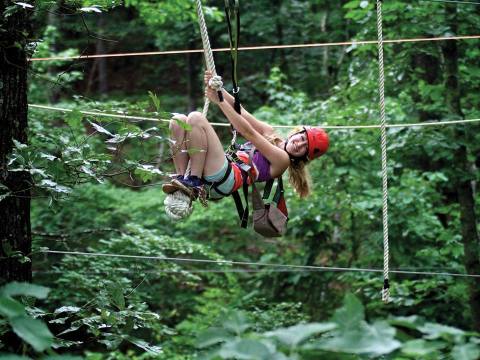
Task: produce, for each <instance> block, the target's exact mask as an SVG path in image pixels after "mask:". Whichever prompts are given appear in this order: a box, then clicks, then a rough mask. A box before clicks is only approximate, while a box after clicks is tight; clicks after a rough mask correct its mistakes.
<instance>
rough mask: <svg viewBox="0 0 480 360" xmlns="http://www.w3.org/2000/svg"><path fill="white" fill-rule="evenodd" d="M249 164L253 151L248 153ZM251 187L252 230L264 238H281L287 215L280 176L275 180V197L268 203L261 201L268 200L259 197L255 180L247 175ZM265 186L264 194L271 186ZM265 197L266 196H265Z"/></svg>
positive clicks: (284, 229) (285, 226)
mask: <svg viewBox="0 0 480 360" xmlns="http://www.w3.org/2000/svg"><path fill="white" fill-rule="evenodd" d="M249 158H250V162H251V161H252V158H253V150H252V151H251V153H250V156H249ZM249 176H250V180H251V183H252V184H251V185H252V204H253V230H255V231H256V232H257V233H259V234H260V235H263V236H265V237H278V236H282V235H283V234H284V233H285V231H286V230H287V222H288V214H287V213H286V207H285V205H284V204H285V200H284V198H283V181H282V177H281V176H280V177H279V178H278V180H277V190H276V191H275V196H274V197H273V200H272V201H271V202H270V203H265V202H264V201H263V200H264V199H265V197H267V198H268V195H267V194H264V197H263V199H262V197H261V196H260V193H259V191H258V189H257V187H256V186H255V179H253V176H252V175H251V174H250V173H249ZM272 183H273V180H272V181H271V183H270V184H268V185H267V186H266V189H265V190H266V193H267V187H268V193H270V189H271V185H272ZM265 195H266V196H265ZM279 204H281V205H282V207H284V208H285V213H284V212H283V211H282V210H281V209H280V208H279V207H278V205H279Z"/></svg>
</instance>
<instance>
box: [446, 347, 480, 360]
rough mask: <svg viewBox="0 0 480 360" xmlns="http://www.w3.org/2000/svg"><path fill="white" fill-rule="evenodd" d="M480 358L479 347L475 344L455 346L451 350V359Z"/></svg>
mask: <svg viewBox="0 0 480 360" xmlns="http://www.w3.org/2000/svg"><path fill="white" fill-rule="evenodd" d="M479 358H480V347H479V346H478V345H476V344H472V343H469V344H461V345H455V346H454V347H453V349H452V359H455V360H476V359H479Z"/></svg>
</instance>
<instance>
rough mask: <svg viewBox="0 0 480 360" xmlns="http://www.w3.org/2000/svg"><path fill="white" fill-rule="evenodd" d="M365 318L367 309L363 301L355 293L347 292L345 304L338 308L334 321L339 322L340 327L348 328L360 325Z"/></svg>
mask: <svg viewBox="0 0 480 360" xmlns="http://www.w3.org/2000/svg"><path fill="white" fill-rule="evenodd" d="M364 319H365V311H364V308H363V305H362V303H361V302H360V300H358V299H357V297H356V296H355V295H353V294H347V295H346V296H345V299H344V300H343V306H342V307H341V308H340V309H337V310H336V311H335V313H334V315H333V317H332V321H333V322H335V323H337V324H338V326H339V327H340V329H343V330H348V329H351V328H352V327H356V326H358V325H359V324H360V323H361V322H362V321H363V320H364Z"/></svg>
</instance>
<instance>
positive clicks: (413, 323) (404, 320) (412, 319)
mask: <svg viewBox="0 0 480 360" xmlns="http://www.w3.org/2000/svg"><path fill="white" fill-rule="evenodd" d="M388 323H389V324H390V325H395V326H400V327H405V328H407V329H412V330H417V329H418V327H419V326H422V325H423V324H424V323H425V321H424V320H423V319H421V318H420V317H418V316H416V315H412V316H396V317H394V318H392V319H389V320H388Z"/></svg>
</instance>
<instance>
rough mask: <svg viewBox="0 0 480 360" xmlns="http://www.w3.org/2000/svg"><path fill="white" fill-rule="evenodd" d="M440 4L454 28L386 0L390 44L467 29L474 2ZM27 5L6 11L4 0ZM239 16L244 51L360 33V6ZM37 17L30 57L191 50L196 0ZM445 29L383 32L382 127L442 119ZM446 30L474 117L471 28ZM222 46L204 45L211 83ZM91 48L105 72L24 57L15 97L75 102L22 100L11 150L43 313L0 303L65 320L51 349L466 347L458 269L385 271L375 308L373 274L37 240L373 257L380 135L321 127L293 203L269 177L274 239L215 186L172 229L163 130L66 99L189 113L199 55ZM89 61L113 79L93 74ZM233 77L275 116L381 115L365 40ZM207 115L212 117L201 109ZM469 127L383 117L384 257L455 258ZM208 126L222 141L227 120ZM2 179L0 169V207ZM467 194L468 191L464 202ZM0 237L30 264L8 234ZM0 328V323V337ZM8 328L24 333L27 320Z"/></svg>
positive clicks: (213, 21)
mask: <svg viewBox="0 0 480 360" xmlns="http://www.w3.org/2000/svg"><path fill="white" fill-rule="evenodd" d="M204 5H205V6H204V12H205V15H206V20H207V25H208V29H209V33H210V40H211V44H212V47H214V48H216V47H225V46H228V36H227V33H226V25H225V23H224V21H223V13H222V9H219V8H217V7H216V6H219V5H220V6H221V5H222V4H221V3H217V2H204ZM12 6H13V5H12ZM448 6H456V8H457V17H458V29H457V30H456V31H454V30H453V29H451V28H449V26H446V24H447V23H448V20H449V19H448V18H447V15H446V12H445V9H446V8H447V5H446V4H441V3H429V2H425V1H423V2H418V3H415V4H413V3H408V2H402V1H387V2H383V10H384V34H385V38H387V39H396V38H416V37H431V36H445V35H452V34H454V32H455V34H475V33H476V32H478V11H476V10H475V9H476V7H475V8H474V7H472V6H470V5H467V4H462V5H460V4H458V5H452V4H448ZM7 10H8V9H7ZM27 10H28V9H23V8H22V7H21V6H20V5H15V6H14V7H11V8H10V9H9V10H8V11H10V12H12V13H13V11H27ZM46 10H48V11H49V12H48V13H46V12H45V11H46ZM28 11H29V10H28ZM241 11H242V19H241V20H242V34H241V39H240V40H241V41H240V45H241V46H242V45H260V44H261V45H265V44H294V43H310V42H336V41H339V42H340V41H346V40H350V39H357V40H371V39H375V38H376V21H375V20H376V14H375V2H374V1H360V0H355V1H346V2H331V1H324V0H314V1H294V2H288V1H275V2H274V3H272V2H271V1H270V2H269V1H255V2H241ZM46 14H48V16H45V15H46ZM10 16H11V15H10ZM35 17H36V18H35V20H36V23H38V24H39V25H40V27H41V29H39V31H37V35H38V36H37V38H38V41H36V43H35V44H32V46H36V52H35V54H34V57H49V56H60V57H63V56H76V55H78V54H81V53H88V54H90V53H94V52H100V51H104V52H111V53H115V52H126V51H152V50H153V51H155V50H169V49H175V50H177V49H187V48H190V49H194V48H200V46H201V43H200V34H199V30H198V25H197V19H196V15H195V7H194V3H193V2H192V1H186V0H175V1H156V2H152V1H143V0H128V1H125V6H120V4H119V3H118V2H117V1H114V2H110V1H108V2H106V1H68V2H63V3H62V4H60V3H58V4H56V3H55V2H53V1H48V2H41V4H39V6H38V7H37V8H36V9H35ZM67 19H68V21H67ZM101 39H106V40H101ZM445 44H446V42H435V43H433V42H423V43H421V45H419V44H418V43H403V44H385V47H384V51H385V65H386V68H385V75H386V104H387V120H388V122H389V123H394V124H405V123H413V122H423V121H426V120H441V119H451V118H453V117H455V118H456V116H457V115H455V116H454V115H453V114H452V113H451V109H448V108H447V106H446V103H447V102H446V99H447V97H448V96H450V94H449V92H448V90H447V86H446V83H447V80H448V79H447V77H446V73H447V70H448V69H447V67H446V63H445V56H444V46H445ZM456 44H457V46H458V59H457V60H458V64H459V71H460V74H459V76H458V79H459V81H460V91H461V96H462V99H461V104H460V105H461V108H462V112H463V114H464V115H465V117H467V118H478V117H479V115H480V112H479V110H478V109H479V108H480V100H479V97H478V88H479V86H480V71H479V65H478V56H479V50H478V49H479V46H478V45H479V40H468V41H461V42H457V43H456ZM102 45H103V46H102ZM102 49H103V50H102ZM227 55H228V54H226V53H223V52H215V61H216V65H217V71H219V72H220V74H221V75H223V76H224V82H225V83H226V87H227V88H228V87H229V84H228V81H229V79H228V76H229V66H230V64H229V57H228V56H227ZM104 61H105V62H104V65H105V64H106V65H107V66H106V70H100V67H101V60H99V59H97V60H94V59H89V60H82V61H73V62H66V61H60V60H52V61H49V62H32V64H31V65H32V70H33V73H32V74H31V76H30V90H29V92H30V93H29V101H30V102H42V103H44V102H49V103H54V104H55V105H57V106H59V107H64V108H67V109H71V110H73V111H72V112H68V113H54V112H45V111H44V110H37V109H34V108H31V109H30V113H29V143H28V144H21V143H19V142H16V143H15V149H14V152H13V153H12V154H11V156H10V169H11V170H12V171H13V170H16V171H28V172H30V174H31V175H32V176H33V180H34V184H32V185H33V186H34V187H33V188H32V191H33V192H32V195H33V196H34V199H33V200H32V204H33V209H32V225H33V232H34V233H33V235H34V249H33V255H34V256H33V264H34V269H35V273H34V276H35V280H36V281H37V282H38V283H43V284H46V285H48V286H49V287H50V288H51V289H52V291H51V295H50V297H49V300H48V302H45V306H46V307H48V313H44V312H41V311H40V310H38V309H34V308H29V307H26V310H25V306H24V305H22V304H20V302H18V301H17V299H13V298H12V296H13V295H11V296H10V298H8V297H6V298H2V300H1V301H0V309H2V311H3V313H2V314H9V315H8V316H16V314H24V313H25V314H35V316H41V317H43V321H44V322H47V323H48V325H49V328H50V330H51V331H52V332H53V333H54V334H57V335H58V334H62V335H58V337H59V338H57V339H55V342H54V344H55V346H58V347H61V349H62V350H63V351H69V352H70V351H71V352H78V353H80V352H84V351H86V352H85V354H84V355H85V356H86V357H87V358H89V359H92V360H94V359H95V360H97V359H102V360H103V359H109V360H110V359H112V360H113V359H118V360H126V359H139V360H140V359H142V360H144V359H153V358H156V359H162V360H163V359H165V360H167V359H168V360H191V359H193V358H194V357H195V356H196V354H197V353H198V351H199V350H197V349H195V344H194V338H195V337H196V336H197V335H198V334H199V333H202V332H204V334H203V335H201V336H200V338H199V345H200V346H201V347H202V349H203V348H210V347H212V351H213V354H216V355H213V354H210V355H209V354H206V358H214V356H217V359H218V358H239V359H257V358H264V359H268V358H270V359H318V358H321V359H365V358H381V356H383V358H388V359H398V360H400V359H401V360H405V359H440V358H446V359H448V358H453V359H476V358H478V357H479V354H478V352H479V349H478V335H477V334H474V333H469V332H468V330H469V329H470V328H471V327H472V317H471V313H470V308H469V301H468V300H469V299H468V283H467V282H466V281H464V280H463V279H461V278H455V279H454V278H449V277H433V276H432V277H425V276H418V275H417V276H414V275H405V274H404V275H394V274H391V283H392V288H391V293H392V302H391V304H389V305H385V304H383V303H382V302H381V301H380V297H379V290H380V289H381V287H382V283H381V282H382V281H381V278H380V277H379V276H377V275H376V274H375V275H372V274H369V273H368V274H366V273H360V272H356V273H331V272H326V271H325V272H319V271H283V270H285V269H278V268H272V267H271V266H269V267H260V266H253V265H251V266H241V267H240V266H233V265H231V266H230V265H216V264H212V265H206V264H196V265H195V264H192V263H189V262H186V261H185V262H178V263H177V262H169V261H160V260H158V259H157V260H152V259H146V258H141V259H131V258H130V259H129V258H115V257H107V256H101V257H83V256H75V255H69V256H65V257H62V258H60V255H53V254H48V255H47V254H42V250H45V249H47V248H48V249H52V250H53V249H56V250H71V251H85V252H95V253H103V254H123V255H143V256H150V257H155V258H156V257H180V258H186V259H188V258H199V259H208V260H223V259H231V260H239V261H249V262H260V263H264V264H270V265H275V264H294V265H309V266H316V265H317V266H335V267H356V268H379V269H380V268H381V265H382V251H383V249H382V246H381V244H382V219H381V210H380V209H381V206H382V194H381V190H380V189H381V182H380V174H379V171H380V154H379V133H378V131H377V130H376V129H370V130H344V131H343V130H342V131H339V130H332V131H329V135H330V140H331V147H330V149H329V152H328V154H327V155H326V156H324V157H322V158H321V159H320V160H318V161H315V162H314V163H312V164H311V165H310V166H309V169H310V172H311V175H312V178H313V183H314V186H313V191H312V194H311V195H310V196H309V197H308V198H307V199H304V200H300V199H298V198H296V196H295V194H294V193H293V191H292V190H291V189H287V190H286V196H287V202H288V206H289V213H290V220H289V230H288V233H287V234H286V236H284V237H283V238H281V239H264V238H261V237H260V236H258V235H257V234H255V233H254V232H253V231H252V230H251V229H248V230H243V229H240V228H239V226H238V221H237V219H236V210H235V206H234V204H233V201H231V200H230V199H225V200H222V201H220V202H218V203H214V202H211V203H210V204H209V207H208V209H203V208H200V207H199V206H197V205H196V208H195V211H194V213H193V215H192V216H191V217H190V218H189V219H188V220H186V221H184V222H181V223H172V222H171V221H170V220H169V219H168V218H167V217H166V216H165V214H164V211H163V200H164V194H163V193H162V192H161V190H160V186H159V185H160V183H161V181H162V179H163V178H164V177H165V175H166V174H167V173H169V172H172V171H173V169H172V165H171V161H170V160H171V159H170V158H169V155H168V145H169V139H168V138H169V136H170V135H169V134H168V131H167V124H166V123H165V124H164V123H158V126H155V127H154V126H152V125H150V124H148V123H146V122H135V123H129V122H127V121H125V119H122V118H119V119H118V121H117V119H116V120H115V121H112V119H107V118H103V117H101V116H90V115H88V116H87V115H84V114H82V113H81V112H80V110H94V111H97V112H108V113H118V114H119V115H122V114H130V115H139V116H145V117H146V116H148V117H162V118H166V119H169V118H170V116H171V113H173V112H186V111H190V110H191V109H194V108H198V107H199V106H201V103H202V101H203V89H202V87H203V83H202V76H203V68H202V67H203V63H202V59H201V55H200V54H189V55H185V56H184V55H181V56H169V57H167V56H161V57H159V56H152V57H125V58H114V59H108V60H107V59H106V60H104ZM101 71H103V72H104V73H102V75H104V76H105V78H106V79H107V85H108V86H107V88H108V91H104V90H102V91H100V87H99V86H98V85H99V82H100V81H99V78H100V73H101ZM238 73H239V75H240V86H241V88H242V90H241V99H242V103H243V105H244V106H245V107H246V108H248V109H249V111H250V112H252V113H254V114H255V116H257V117H258V118H260V119H262V120H265V121H267V122H271V123H272V124H281V125H299V124H309V125H318V124H320V125H336V124H342V125H364V124H377V123H378V90H377V88H378V84H377V76H378V64H377V50H376V45H374V44H372V45H352V46H348V47H342V46H337V47H322V48H308V49H302V50H300V49H294V50H290V49H278V50H275V51H273V50H272V51H242V52H240V53H239V68H238ZM147 93H148V96H147V95H146V94H147ZM100 99H101V100H102V101H100ZM167 111H168V112H167ZM209 120H211V121H217V120H220V118H219V112H218V110H216V109H215V107H214V106H213V107H212V106H211V110H210V113H209ZM221 121H224V119H223V118H222V119H221ZM156 124H157V123H156ZM179 124H180V126H183V127H184V129H185V130H190V127H189V126H188V125H187V124H184V123H183V122H179ZM467 126H468V127H466V129H468V131H466V132H465V134H464V135H465V136H458V132H457V129H460V128H459V127H458V128H457V127H455V128H453V127H429V128H415V127H414V128H401V129H398V128H397V129H393V128H391V129H389V130H388V133H387V135H388V142H387V145H388V167H389V193H390V201H389V210H390V217H389V226H390V234H389V235H390V252H391V266H392V268H397V269H405V270H418V271H433V272H437V271H452V272H458V273H460V272H464V260H463V257H464V251H465V250H464V245H463V243H462V236H461V226H462V223H461V212H460V208H459V205H458V198H457V189H456V188H455V183H456V182H455V180H456V179H457V178H458V176H459V169H458V166H457V164H456V160H455V152H456V151H457V150H458V149H459V147H460V146H461V145H465V146H466V148H467V152H468V157H469V158H468V159H469V161H470V166H471V168H472V171H471V173H470V174H469V173H461V174H460V175H461V176H462V178H465V179H468V181H473V182H475V181H478V180H479V176H478V175H479V174H478V171H475V169H476V168H478V166H479V164H478V153H479V144H480V135H479V134H480V132H479V131H477V130H478V125H475V124H469V125H467ZM218 133H219V135H220V137H221V139H222V140H224V141H225V143H226V141H227V139H228V138H229V133H228V131H226V130H223V128H222V129H218ZM280 133H281V135H285V134H286V133H285V132H283V131H280ZM196 151H197V150H195V149H193V152H196ZM12 191H13V190H12V189H9V188H7V187H6V186H2V185H0V201H2V199H4V198H6V197H7V196H9V195H11V194H12ZM52 200H53V201H52ZM478 200H479V195H478V193H477V194H476V203H475V206H476V210H477V214H478V213H480V208H478V203H479V202H478ZM0 204H1V203H0ZM3 251H4V253H5V254H6V255H7V256H8V257H9V258H18V259H19V260H21V261H29V258H28V257H27V256H25V255H24V254H21V253H18V252H14V251H12V250H11V249H9V248H8V246H6V245H3ZM224 270H225V272H224V273H223V272H222V271H224ZM280 270H281V271H280ZM228 271H231V272H228ZM348 291H354V292H355V293H356V294H357V295H358V296H359V298H360V299H361V300H362V302H363V303H364V304H365V305H362V304H361V302H360V301H359V300H358V299H356V298H355V297H352V296H348V297H347V298H346V299H345V300H344V305H343V307H341V308H340V309H338V307H339V304H340V303H341V300H342V299H343V298H344V294H345V293H346V292H348ZM37 295H38V294H37ZM12 301H14V303H12ZM17 303H18V304H20V306H18V304H17ZM5 319H7V318H5ZM373 319H381V320H373ZM37 320H38V319H37ZM38 321H40V320H38ZM9 324H10V323H7V322H6V320H5V321H4V322H3V323H0V331H2V332H5V331H7V330H8V329H9V326H10V325H9ZM440 324H442V325H440ZM23 325H24V324H23ZM33 326H35V325H33ZM18 328H19V329H21V330H19V332H21V333H22V334H24V335H25V336H27V337H28V336H30V335H31V332H32V331H31V330H32V329H31V328H29V327H25V326H24V327H22V325H20V326H19V327H18ZM459 328H462V329H465V330H459ZM160 347H161V348H160Z"/></svg>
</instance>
